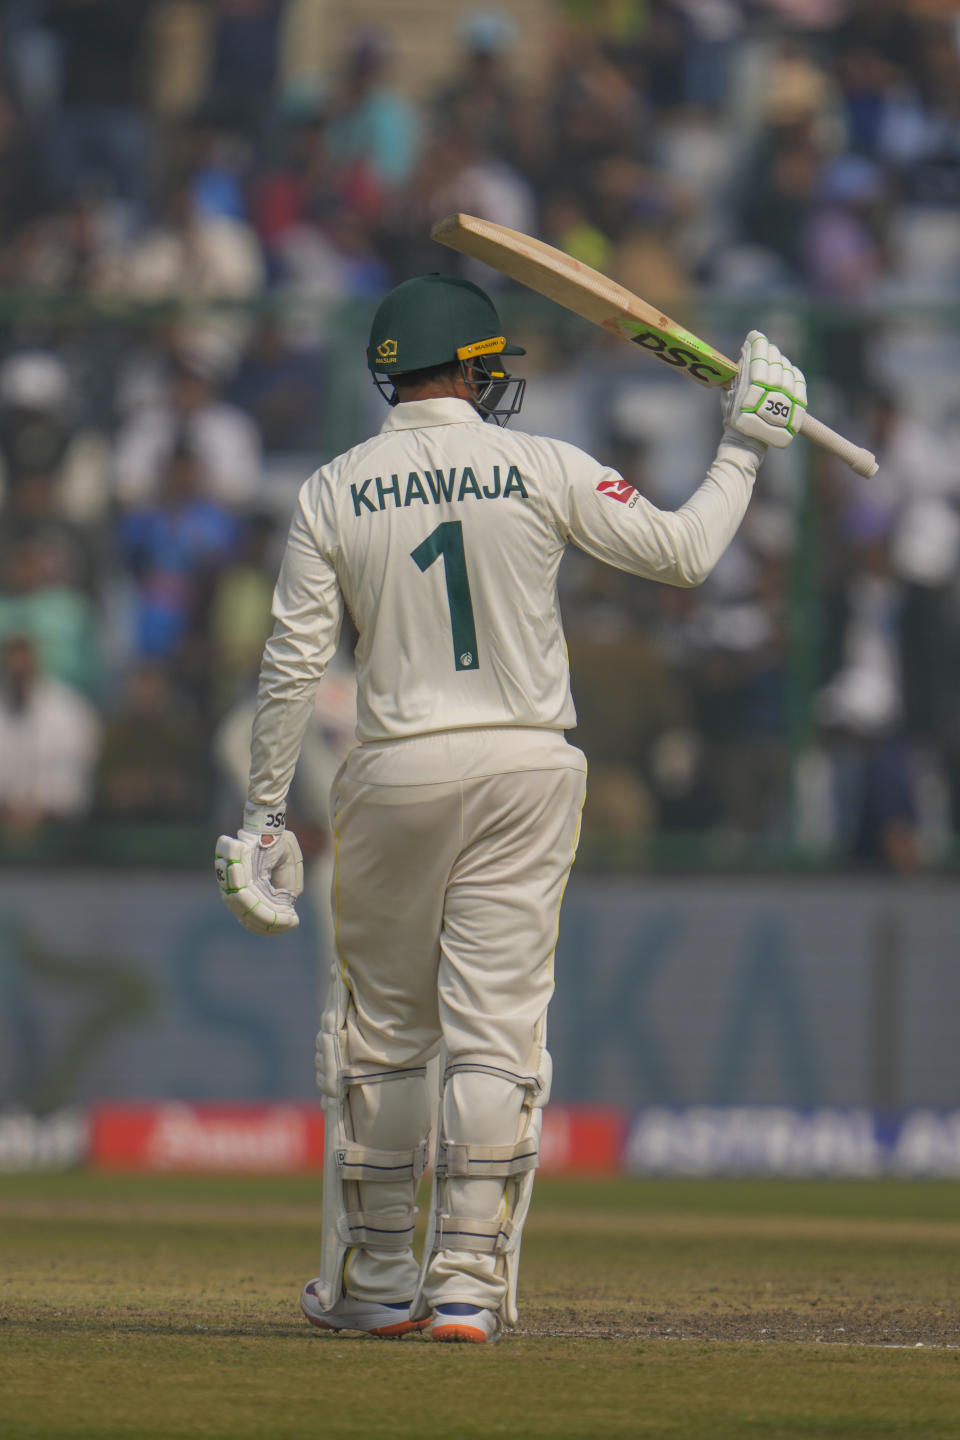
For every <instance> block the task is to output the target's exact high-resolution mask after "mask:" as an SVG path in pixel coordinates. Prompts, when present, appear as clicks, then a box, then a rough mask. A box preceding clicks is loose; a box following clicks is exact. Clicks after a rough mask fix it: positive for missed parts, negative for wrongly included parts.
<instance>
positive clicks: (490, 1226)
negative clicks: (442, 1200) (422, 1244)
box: [433, 1214, 520, 1254]
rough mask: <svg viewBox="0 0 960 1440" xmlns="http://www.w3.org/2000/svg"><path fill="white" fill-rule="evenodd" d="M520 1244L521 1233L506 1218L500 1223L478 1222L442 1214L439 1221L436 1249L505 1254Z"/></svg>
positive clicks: (466, 1217) (471, 1217) (469, 1217)
mask: <svg viewBox="0 0 960 1440" xmlns="http://www.w3.org/2000/svg"><path fill="white" fill-rule="evenodd" d="M514 1236H516V1240H514ZM519 1240H520V1231H519V1230H518V1228H517V1227H516V1226H515V1225H514V1223H513V1221H512V1220H511V1219H509V1217H507V1216H506V1215H505V1216H503V1218H502V1219H500V1220H478V1219H475V1218H474V1217H473V1216H470V1215H444V1214H441V1215H438V1216H437V1219H436V1230H435V1233H434V1237H433V1248H434V1250H476V1251H478V1252H481V1253H492V1254H504V1253H506V1252H507V1251H510V1250H513V1249H514V1248H515V1245H516V1244H518V1243H519Z"/></svg>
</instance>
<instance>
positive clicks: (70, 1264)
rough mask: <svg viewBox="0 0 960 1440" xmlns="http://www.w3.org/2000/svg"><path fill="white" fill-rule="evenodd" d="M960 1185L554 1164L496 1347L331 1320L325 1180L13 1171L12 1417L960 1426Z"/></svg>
mask: <svg viewBox="0 0 960 1440" xmlns="http://www.w3.org/2000/svg"><path fill="white" fill-rule="evenodd" d="M958 1201H960V1186H955V1185H949V1184H907V1183H904V1184H897V1183H883V1184H878V1183H866V1182H865V1183H862V1184H846V1183H839V1182H837V1183H825V1184H821V1183H815V1182H796V1183H794V1182H782V1183H780V1182H771V1183H767V1182H760V1181H757V1182H750V1183H741V1182H733V1181H730V1182H696V1181H692V1182H676V1183H674V1182H666V1181H658V1182H641V1181H616V1182H604V1183H596V1182H581V1181H577V1182H569V1181H564V1182H561V1181H556V1180H553V1181H547V1180H543V1181H541V1182H540V1183H539V1185H538V1192H537V1195H536V1197H535V1200H534V1208H533V1212H532V1215H531V1220H530V1224H529V1227H528V1233H527V1239H526V1242H525V1246H524V1256H523V1266H522V1274H521V1326H520V1331H519V1333H517V1334H515V1335H512V1336H510V1337H508V1338H507V1339H506V1340H505V1341H504V1343H503V1344H502V1345H500V1346H499V1347H497V1348H496V1349H492V1350H486V1351H484V1350H475V1349H473V1348H469V1349H468V1348H467V1347H463V1348H460V1347H446V1346H444V1347H441V1346H436V1347H433V1346H431V1345H429V1344H428V1343H425V1342H424V1341H423V1340H421V1339H419V1338H417V1337H414V1338H410V1339H407V1340H404V1341H402V1342H400V1343H394V1344H387V1343H384V1342H378V1341H375V1340H371V1339H368V1338H366V1337H358V1338H343V1337H338V1336H324V1335H321V1334H318V1333H315V1332H313V1331H311V1330H310V1329H309V1327H308V1326H307V1325H306V1324H305V1323H304V1322H303V1321H302V1320H301V1319H300V1317H299V1311H298V1308H297V1303H296V1302H297V1294H298V1291H299V1287H300V1284H301V1283H302V1281H303V1279H305V1278H306V1277H308V1276H310V1275H312V1274H315V1273H316V1270H317V1259H318V1255H319V1205H318V1187H317V1184H316V1182H315V1181H312V1180H302V1179H295V1180H293V1179H291V1180H286V1179H285V1180H272V1179H263V1180H247V1179H243V1180H225V1179H209V1178H196V1179H194V1178H184V1177H170V1178H162V1179H141V1178H126V1177H121V1178H111V1177H104V1176H95V1175H88V1174H84V1173H78V1174H71V1175H65V1176H50V1177H35V1176H25V1177H4V1178H3V1179H2V1180H0V1440H8V1437H9V1440H26V1437H30V1440H41V1437H42V1440H47V1437H60V1436H63V1437H73V1440H81V1437H83V1440H101V1437H104V1440H106V1437H120V1436H126V1437H135V1436H136V1437H146V1440H149V1437H180V1436H184V1437H186V1436H190V1437H194V1436H204V1437H218V1440H219V1437H228V1436H229V1437H231V1440H247V1437H253V1436H264V1437H276V1440H286V1437H295V1436H296V1437H299V1436H318V1437H331V1440H339V1437H365V1440H380V1437H390V1440H408V1437H411V1440H412V1437H418V1440H420V1437H424V1440H425V1437H434V1436H436V1437H444V1440H461V1437H462V1440H473V1437H477V1440H480V1437H487V1436H510V1437H517V1440H525V1437H537V1440H540V1437H543V1440H552V1437H558V1440H564V1437H593V1436H596V1437H605V1436H610V1437H621V1436H623V1437H626V1436H639V1437H655V1436H664V1437H670V1440H674V1437H675V1440H753V1437H763V1440H773V1437H784V1440H796V1437H815V1436H816V1437H820V1436H824V1437H845V1440H850V1437H858V1440H860V1437H862V1440H883V1437H893V1436H896V1437H904V1440H906V1437H911V1440H913V1437H922V1440H948V1437H956V1440H960V1348H957V1349H953V1348H950V1347H951V1346H958V1347H960V1306H958V1298H957V1297H958V1295H960V1214H958ZM918 1341H919V1342H922V1348H914V1347H916V1346H917V1343H918ZM841 1342H842V1343H841Z"/></svg>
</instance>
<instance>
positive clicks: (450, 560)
mask: <svg viewBox="0 0 960 1440" xmlns="http://www.w3.org/2000/svg"><path fill="white" fill-rule="evenodd" d="M441 555H442V556H443V573H444V577H445V579H446V582H447V603H448V604H449V606H450V625H451V628H452V630H453V663H454V667H455V668H456V669H457V670H476V668H477V663H478V662H477V627H476V623H475V621H474V618H473V602H472V600H471V599H470V580H469V577H468V576H467V557H466V555H465V553H464V549H463V525H462V523H461V522H460V521H459V520H445V521H444V522H443V524H442V525H438V526H437V528H436V530H433V531H431V533H430V534H429V535H428V536H427V538H426V540H424V541H423V543H422V544H420V545H418V546H417V548H416V550H411V552H410V556H411V559H413V560H415V561H416V563H417V566H418V567H419V569H420V570H421V571H426V570H429V569H430V566H431V565H432V564H433V563H434V561H435V560H439V558H440V556H441Z"/></svg>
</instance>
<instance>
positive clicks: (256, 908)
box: [214, 830, 303, 935]
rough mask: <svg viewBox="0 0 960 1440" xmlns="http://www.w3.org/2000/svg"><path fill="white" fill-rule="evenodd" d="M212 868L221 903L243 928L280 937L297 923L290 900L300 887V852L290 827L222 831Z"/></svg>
mask: <svg viewBox="0 0 960 1440" xmlns="http://www.w3.org/2000/svg"><path fill="white" fill-rule="evenodd" d="M214 868H215V870H216V874H217V884H218V885H219V886H220V894H221V896H222V898H223V903H224V904H225V905H226V907H227V909H228V910H229V911H230V912H231V913H232V914H234V915H236V917H237V919H238V920H239V921H240V924H241V925H242V926H243V927H244V928H245V929H246V930H250V931H252V933H253V934H254V935H282V934H283V933H284V932H285V931H287V930H295V929H296V928H297V926H298V925H299V924H300V917H299V915H298V914H297V912H296V910H295V909H294V903H295V901H296V899H297V896H298V895H299V894H300V892H301V890H302V889H303V856H302V855H301V853H300V845H299V843H298V841H297V837H296V835H292V834H291V833H290V831H289V830H281V831H280V832H279V833H278V834H275V835H260V834H258V833H257V832H256V831H255V830H241V831H240V833H239V835H237V836H233V835H221V836H220V839H219V840H218V841H217V851H216V856H215V859H214Z"/></svg>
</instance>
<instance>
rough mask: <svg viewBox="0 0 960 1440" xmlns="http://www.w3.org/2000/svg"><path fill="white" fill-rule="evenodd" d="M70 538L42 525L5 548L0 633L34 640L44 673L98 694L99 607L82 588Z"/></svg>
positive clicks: (5, 635)
mask: <svg viewBox="0 0 960 1440" xmlns="http://www.w3.org/2000/svg"><path fill="white" fill-rule="evenodd" d="M64 541H65V537H64V536H63V535H62V534H59V533H57V532H56V531H53V532H51V531H50V530H47V529H44V528H40V529H38V530H36V531H34V532H33V533H31V534H29V535H21V537H20V538H19V540H17V541H16V543H11V544H9V545H8V546H7V547H6V548H5V549H4V550H3V552H2V561H3V569H2V572H0V638H9V637H11V636H23V637H26V638H27V639H28V640H29V641H30V645H31V647H32V649H33V651H34V652H35V653H36V656H37V662H38V664H39V666H40V668H41V669H42V671H43V673H44V674H45V675H48V676H49V677H50V678H51V679H55V680H56V681H57V682H58V683H63V684H67V685H70V686H72V687H74V688H75V689H77V690H80V691H83V692H84V693H85V694H87V695H94V694H96V692H97V690H98V688H99V684H100V665H99V656H98V636H97V612H96V609H95V607H94V604H93V601H92V600H91V598H90V596H89V595H86V594H84V593H83V591H82V590H81V589H80V588H79V585H78V580H79V577H78V576H77V575H76V574H75V573H74V571H73V565H74V561H75V553H74V551H73V549H72V547H71V546H70V545H69V543H64Z"/></svg>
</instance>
